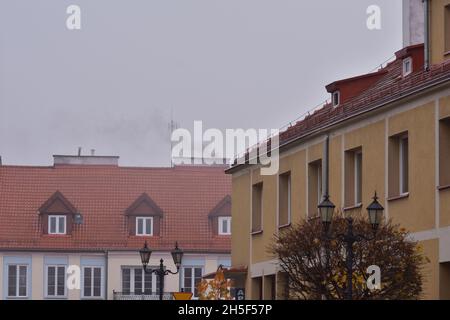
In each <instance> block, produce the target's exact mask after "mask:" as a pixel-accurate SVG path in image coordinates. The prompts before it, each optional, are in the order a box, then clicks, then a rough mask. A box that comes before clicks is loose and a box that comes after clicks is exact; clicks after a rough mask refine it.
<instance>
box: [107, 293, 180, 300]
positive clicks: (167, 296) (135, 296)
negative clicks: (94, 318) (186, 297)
mask: <svg viewBox="0 0 450 320" xmlns="http://www.w3.org/2000/svg"><path fill="white" fill-rule="evenodd" d="M113 299H114V300H159V294H157V293H152V294H141V293H134V292H130V293H127V292H117V291H113ZM163 300H173V295H172V292H165V293H164V295H163Z"/></svg>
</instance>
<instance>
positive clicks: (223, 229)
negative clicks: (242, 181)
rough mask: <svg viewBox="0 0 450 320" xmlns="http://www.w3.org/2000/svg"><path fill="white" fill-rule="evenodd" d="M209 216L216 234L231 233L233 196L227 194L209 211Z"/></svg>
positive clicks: (225, 234)
mask: <svg viewBox="0 0 450 320" xmlns="http://www.w3.org/2000/svg"><path fill="white" fill-rule="evenodd" d="M208 218H209V221H210V223H211V224H210V225H211V226H212V231H213V234H214V235H218V236H229V235H231V197H230V196H229V195H227V196H225V197H224V198H223V199H222V200H220V201H219V202H218V203H217V204H216V206H215V207H214V208H213V209H212V210H211V211H210V212H209V214H208Z"/></svg>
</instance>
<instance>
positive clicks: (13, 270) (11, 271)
mask: <svg viewBox="0 0 450 320" xmlns="http://www.w3.org/2000/svg"><path fill="white" fill-rule="evenodd" d="M16 286H17V267H16V266H11V265H10V266H8V296H10V297H15V296H16V295H17V287H16Z"/></svg>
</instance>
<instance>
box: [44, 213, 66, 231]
mask: <svg viewBox="0 0 450 320" xmlns="http://www.w3.org/2000/svg"><path fill="white" fill-rule="evenodd" d="M48 233H49V234H66V216H48Z"/></svg>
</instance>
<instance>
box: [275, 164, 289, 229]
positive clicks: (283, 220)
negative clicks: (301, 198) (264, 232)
mask: <svg viewBox="0 0 450 320" xmlns="http://www.w3.org/2000/svg"><path fill="white" fill-rule="evenodd" d="M278 189H279V190H278V193H279V194H278V199H279V212H278V225H279V226H280V227H284V226H287V225H289V224H290V223H291V173H290V172H288V173H284V174H282V175H280V176H279V185H278Z"/></svg>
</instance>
